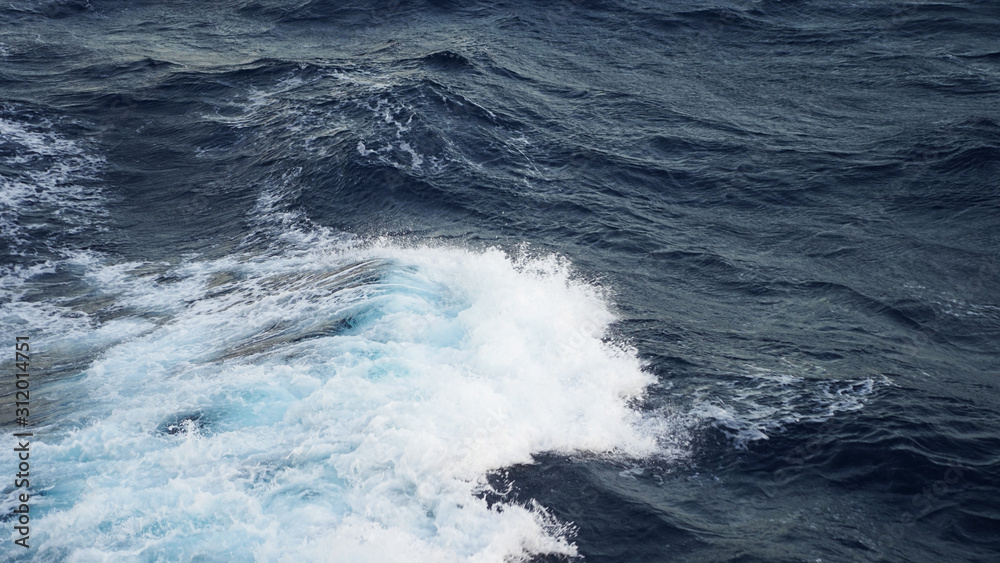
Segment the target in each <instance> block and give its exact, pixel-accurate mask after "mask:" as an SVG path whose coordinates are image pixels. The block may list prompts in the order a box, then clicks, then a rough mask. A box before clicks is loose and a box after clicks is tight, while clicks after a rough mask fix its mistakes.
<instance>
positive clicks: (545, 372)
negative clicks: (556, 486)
mask: <svg viewBox="0 0 1000 563" xmlns="http://www.w3.org/2000/svg"><path fill="white" fill-rule="evenodd" d="M136 266H137V265H135V264H126V265H117V266H98V265H93V266H92V269H93V271H92V272H91V274H90V277H89V278H88V279H91V280H92V281H93V283H94V284H95V285H97V286H100V287H102V288H104V290H105V291H107V292H109V293H113V294H114V295H116V296H117V297H116V299H118V301H119V303H120V304H121V306H123V307H125V306H127V307H130V308H133V309H135V310H137V311H139V312H140V313H141V312H155V311H158V312H159V313H160V314H163V315H168V316H169V317H170V318H171V320H170V321H169V322H166V323H165V324H159V325H154V324H150V323H147V322H146V321H143V320H141V319H138V320H136V319H133V321H134V322H136V323H138V324H137V325H136V328H141V329H140V330H137V331H136V332H135V333H134V334H133V336H132V337H131V338H124V339H122V338H119V339H117V340H113V341H112V343H111V344H110V345H108V344H107V342H108V340H107V339H103V342H104V343H105V344H103V345H104V346H108V347H107V349H106V350H105V352H104V353H103V354H102V355H101V356H100V357H99V359H97V360H96V361H93V362H92V363H90V365H89V366H88V367H87V369H86V371H85V372H84V373H83V374H82V375H83V376H82V377H80V378H76V379H72V380H68V381H65V382H63V383H62V384H61V385H62V387H61V388H60V391H59V392H60V394H69V395H72V396H74V397H77V398H78V403H77V404H76V405H75V406H74V409H72V413H71V414H70V415H68V416H70V417H72V418H71V419H68V420H66V421H64V422H63V424H61V425H60V426H59V427H58V428H52V429H49V430H48V431H47V433H46V434H45V435H44V436H41V437H39V439H38V441H37V442H35V443H34V444H33V450H32V454H33V456H34V455H37V456H38V458H39V459H44V460H45V463H44V464H42V463H39V465H38V475H37V477H36V479H37V481H35V482H37V483H39V486H42V487H47V488H49V490H48V492H47V494H46V495H45V496H40V497H36V502H37V503H38V504H37V511H38V512H37V514H38V516H36V517H35V519H33V522H34V523H35V524H34V526H33V528H32V530H33V536H34V533H37V534H38V538H37V540H38V545H39V547H38V550H39V551H38V552H37V553H38V555H39V557H56V558H60V557H62V558H66V559H68V560H71V561H73V560H80V561H84V560H95V559H102V558H105V557H107V558H110V559H112V560H121V559H129V558H138V559H143V560H148V559H156V558H161V559H164V560H178V559H190V558H192V557H195V556H197V555H202V556H206V557H209V558H215V559H232V558H239V557H246V556H247V554H251V553H252V554H253V555H254V556H255V557H256V558H258V559H260V560H268V561H302V560H317V559H321V560H331V561H414V560H419V561H484V562H485V561H491V562H492V561H505V560H511V559H517V558H521V557H524V556H526V555H528V554H531V553H559V554H564V555H573V554H575V553H576V548H575V546H574V545H573V544H572V540H571V537H569V533H568V530H569V529H570V528H569V523H561V522H558V521H556V520H555V519H554V518H553V517H552V516H551V515H549V514H548V513H547V512H546V511H545V510H544V508H543V507H541V506H538V505H536V504H527V505H518V504H514V503H510V502H508V503H503V502H501V503H498V504H496V505H493V506H492V507H489V506H487V503H486V501H485V500H484V499H483V498H481V496H482V495H481V493H482V491H483V490H484V489H485V487H487V485H486V481H485V476H486V474H487V473H488V472H489V471H491V470H494V469H499V468H503V467H506V466H510V465H513V464H518V463H531V461H532V459H533V456H534V455H537V454H538V453H540V452H561V453H565V454H577V453H581V452H594V453H609V452H615V455H626V456H636V457H639V456H645V455H648V454H650V453H652V452H654V451H657V445H656V436H654V435H651V434H649V433H646V432H644V431H642V430H641V429H640V428H641V427H643V423H642V420H641V417H640V415H639V414H638V413H637V412H636V411H634V410H632V409H630V408H629V406H628V405H629V401H630V400H633V399H635V398H637V397H640V396H641V395H642V393H643V391H644V389H645V387H646V386H647V385H649V384H650V383H651V381H652V377H651V376H650V375H649V374H648V373H646V372H644V371H643V370H642V369H641V365H640V363H639V361H638V360H637V359H636V356H635V353H634V351H633V350H630V349H627V348H622V347H619V346H614V345H610V344H608V343H606V342H603V341H602V337H603V336H604V335H605V331H606V329H607V326H608V324H609V323H610V322H611V321H612V320H613V319H614V316H613V315H612V313H611V312H610V310H609V308H608V305H607V303H606V300H605V298H604V297H603V296H602V295H601V292H600V291H599V290H597V289H596V288H594V287H592V286H589V285H587V284H585V283H582V282H579V281H575V280H574V279H573V277H572V276H571V273H570V269H569V267H568V265H567V264H566V263H565V262H564V261H561V260H559V259H557V258H554V257H546V258H536V259H525V260H521V261H515V260H512V259H511V258H510V257H508V256H506V255H505V254H504V253H502V252H500V251H498V250H487V251H483V252H474V251H469V250H462V249H455V248H429V247H411V248H404V247H401V246H399V245H394V244H390V243H384V242H383V243H378V244H375V245H371V246H368V247H360V246H357V245H354V246H352V245H340V246H338V247H336V249H334V247H333V246H331V247H328V248H326V249H323V250H311V251H302V252H288V253H286V254H285V255H282V256H270V257H260V258H255V259H249V260H242V261H240V260H237V259H235V258H228V259H225V260H219V261H214V262H194V263H189V264H186V265H183V266H181V267H178V268H175V269H173V270H172V271H171V272H170V274H171V276H170V277H171V278H172V279H174V280H176V281H173V282H170V283H166V282H157V281H156V277H155V276H152V275H138V274H136V273H134V272H136V271H137V268H136ZM137 314H138V313H137ZM143 323H145V324H143ZM139 325H141V327H140V326H139ZM121 326H124V325H121ZM119 336H120V335H117V334H116V335H115V337H116V338H118V337H119ZM168 428H169V429H172V430H171V431H170V432H168V431H166V430H165V429H168ZM171 432H173V433H171ZM36 452H37V454H36ZM10 455H11V454H10V452H9V451H3V452H0V457H3V459H4V461H3V463H9V462H11V461H12V460H11V459H9V458H10ZM33 510H35V509H34V508H33ZM33 514H34V512H33ZM36 530H37V532H36Z"/></svg>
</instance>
